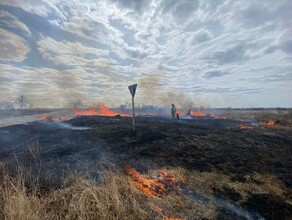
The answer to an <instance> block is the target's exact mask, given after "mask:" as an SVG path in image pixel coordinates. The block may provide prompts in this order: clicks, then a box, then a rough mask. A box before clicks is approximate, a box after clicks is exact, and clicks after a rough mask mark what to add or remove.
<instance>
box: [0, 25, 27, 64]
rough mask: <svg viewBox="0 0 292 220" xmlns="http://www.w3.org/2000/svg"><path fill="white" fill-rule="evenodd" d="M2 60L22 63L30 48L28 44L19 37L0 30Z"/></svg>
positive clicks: (0, 55) (0, 56)
mask: <svg viewBox="0 0 292 220" xmlns="http://www.w3.org/2000/svg"><path fill="white" fill-rule="evenodd" d="M0 39H1V41H0V48H1V51H0V60H1V61H14V62H21V61H23V60H24V59H25V57H26V55H27V53H28V52H29V50H30V48H29V46H28V44H27V42H26V41H25V40H24V39H23V38H21V37H19V36H18V35H16V34H14V33H12V32H9V31H6V30H4V29H0Z"/></svg>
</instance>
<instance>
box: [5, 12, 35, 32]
mask: <svg viewBox="0 0 292 220" xmlns="http://www.w3.org/2000/svg"><path fill="white" fill-rule="evenodd" d="M0 25H1V26H3V27H8V28H16V29H19V30H21V31H23V32H24V33H26V34H31V33H30V31H29V29H28V27H27V26H26V25H25V24H24V23H23V22H21V21H19V20H18V19H17V18H16V17H15V16H14V15H12V14H10V13H9V12H7V11H0Z"/></svg>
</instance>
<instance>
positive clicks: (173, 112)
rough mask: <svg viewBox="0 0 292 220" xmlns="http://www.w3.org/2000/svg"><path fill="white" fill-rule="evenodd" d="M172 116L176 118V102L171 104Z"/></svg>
mask: <svg viewBox="0 0 292 220" xmlns="http://www.w3.org/2000/svg"><path fill="white" fill-rule="evenodd" d="M171 116H172V119H175V116H176V108H175V106H174V104H171Z"/></svg>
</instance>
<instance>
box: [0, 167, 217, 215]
mask: <svg viewBox="0 0 292 220" xmlns="http://www.w3.org/2000/svg"><path fill="white" fill-rule="evenodd" d="M26 175H32V174H29V173H26V174H25V173H23V172H22V171H19V173H18V174H17V175H16V176H14V177H12V176H10V175H9V174H8V172H7V171H6V170H5V168H4V166H2V171H1V177H2V181H1V185H0V218H1V219H33V220H34V219H35V220H38V219H164V220H166V219H168V220H170V219H172V220H174V219H175V220H182V219H188V218H187V216H202V217H209V218H210V217H211V216H212V215H214V213H213V212H211V213H212V215H210V211H209V210H205V211H204V209H205V208H204V205H201V204H196V202H195V203H194V202H192V201H190V200H187V199H185V198H183V197H182V196H181V195H178V194H176V193H171V192H169V194H168V195H164V197H163V199H162V198H158V197H156V196H154V197H149V196H148V195H147V194H145V193H144V192H141V191H140V190H137V186H136V185H135V184H133V181H132V178H129V176H128V175H126V174H124V173H123V172H121V171H119V170H118V169H116V168H102V169H101V170H100V171H98V175H99V178H98V180H93V179H91V178H88V177H85V176H80V175H77V174H71V175H69V176H67V177H66V178H64V179H63V181H62V183H61V184H60V185H59V186H58V187H57V188H55V187H52V188H50V189H49V190H47V191H45V192H44V191H42V190H41V188H42V186H41V185H38V184H35V183H36V182H35V181H34V182H30V184H27V179H32V178H31V176H29V177H28V176H26Z"/></svg>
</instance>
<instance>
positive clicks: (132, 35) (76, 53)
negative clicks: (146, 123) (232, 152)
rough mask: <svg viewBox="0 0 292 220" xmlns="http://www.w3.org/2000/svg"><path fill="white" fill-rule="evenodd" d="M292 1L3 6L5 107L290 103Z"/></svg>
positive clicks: (51, 1) (15, 1) (8, 2)
mask: <svg viewBox="0 0 292 220" xmlns="http://www.w3.org/2000/svg"><path fill="white" fill-rule="evenodd" d="M291 11H292V1H291V0H278V1H273V0H266V1H253V0H225V1H214V0H152V1H151V0H140V1H136V0H98V1H93V0H92V1H90V0H82V1H79V0H70V1H69V0H68V1H64V0H2V1H1V3H0V39H1V41H0V48H1V49H0V91H1V93H0V101H4V100H13V99H15V98H16V97H17V96H20V95H25V96H27V97H28V99H30V100H31V101H32V102H33V104H34V106H36V107H71V106H72V105H73V103H74V102H76V101H78V100H81V101H82V102H84V103H85V104H92V103H98V102H104V103H105V104H108V105H110V106H119V105H120V104H123V103H125V102H130V100H131V97H130V94H129V91H128V88H127V87H128V85H130V84H132V83H138V90H137V93H136V94H137V96H136V100H137V102H138V103H141V104H142V103H145V104H154V105H170V104H171V103H177V104H178V105H181V106H182V107H184V106H186V105H193V107H198V106H205V107H207V106H210V107H229V106H232V107H292V37H291V36H292V28H291V27H292V17H291Z"/></svg>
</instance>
